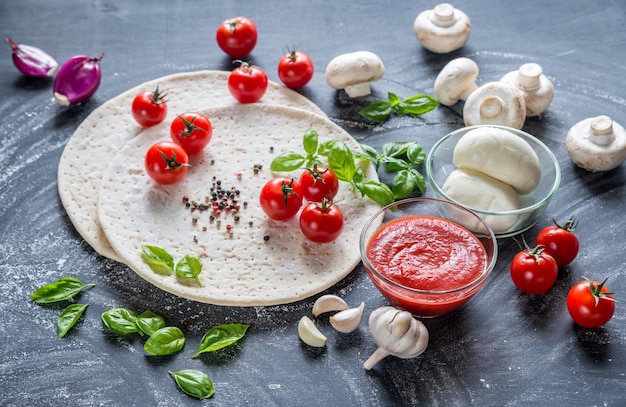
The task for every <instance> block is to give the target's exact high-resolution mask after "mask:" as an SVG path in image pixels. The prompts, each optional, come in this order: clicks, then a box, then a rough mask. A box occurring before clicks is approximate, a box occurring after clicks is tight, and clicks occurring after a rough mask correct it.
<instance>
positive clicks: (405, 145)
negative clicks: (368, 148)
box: [383, 141, 411, 157]
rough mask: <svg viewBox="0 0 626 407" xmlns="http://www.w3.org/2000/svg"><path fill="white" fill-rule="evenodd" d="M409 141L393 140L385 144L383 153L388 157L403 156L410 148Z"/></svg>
mask: <svg viewBox="0 0 626 407" xmlns="http://www.w3.org/2000/svg"><path fill="white" fill-rule="evenodd" d="M409 144H411V143H410V142H408V141H392V142H390V143H385V144H384V145H383V155H384V156H386V157H402V156H403V155H405V154H406V152H407V150H408V149H409Z"/></svg>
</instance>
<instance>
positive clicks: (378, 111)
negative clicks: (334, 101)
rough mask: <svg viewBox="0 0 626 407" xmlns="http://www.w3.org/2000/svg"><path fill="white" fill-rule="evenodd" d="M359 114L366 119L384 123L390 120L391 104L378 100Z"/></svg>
mask: <svg viewBox="0 0 626 407" xmlns="http://www.w3.org/2000/svg"><path fill="white" fill-rule="evenodd" d="M359 114H360V115H361V116H363V117H365V118H366V119H370V120H373V121H375V122H382V121H385V120H387V119H388V118H389V115H390V114H391V104H390V103H389V102H388V101H386V100H377V101H376V102H374V103H372V104H370V105H368V106H366V107H364V108H363V109H361V110H360V111H359Z"/></svg>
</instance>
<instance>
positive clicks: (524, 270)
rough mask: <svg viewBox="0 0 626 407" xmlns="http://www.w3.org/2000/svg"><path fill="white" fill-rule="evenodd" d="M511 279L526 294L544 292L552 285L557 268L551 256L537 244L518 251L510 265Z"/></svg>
mask: <svg viewBox="0 0 626 407" xmlns="http://www.w3.org/2000/svg"><path fill="white" fill-rule="evenodd" d="M510 272H511V279H512V280H513V283H514V284H515V286H516V287H517V288H519V289H520V290H522V291H524V292H525V293H528V294H545V293H547V292H548V291H549V290H550V288H551V287H552V286H553V285H554V282H555V281H556V277H557V275H558V272H559V268H558V266H557V264H556V261H555V260H554V258H553V257H552V256H550V255H549V254H547V253H546V252H545V251H544V247H543V246H541V245H539V246H535V247H534V248H532V249H529V248H527V249H525V250H522V251H520V252H519V253H517V254H516V255H515V257H513V261H512V262H511V266H510Z"/></svg>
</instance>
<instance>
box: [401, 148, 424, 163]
mask: <svg viewBox="0 0 626 407" xmlns="http://www.w3.org/2000/svg"><path fill="white" fill-rule="evenodd" d="M406 155H407V158H408V159H409V161H410V162H411V164H413V165H420V164H421V163H423V162H424V160H425V159H426V152H425V151H424V149H423V148H422V146H421V145H420V144H419V143H411V144H410V145H409V147H408V149H407V151H406Z"/></svg>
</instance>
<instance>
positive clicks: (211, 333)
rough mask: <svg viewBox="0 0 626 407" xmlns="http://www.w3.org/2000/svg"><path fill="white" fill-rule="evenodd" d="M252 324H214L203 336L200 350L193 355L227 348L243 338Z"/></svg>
mask: <svg viewBox="0 0 626 407" xmlns="http://www.w3.org/2000/svg"><path fill="white" fill-rule="evenodd" d="M249 326H250V325H246V324H222V325H217V326H214V327H213V328H211V329H209V330H208V332H207V333H206V334H205V335H204V337H202V340H201V341H200V346H199V347H198V351H197V352H196V353H195V354H194V355H193V356H192V358H195V357H196V356H198V355H200V354H202V353H206V352H213V351H216V350H218V349H222V348H225V347H227V346H229V345H232V344H233V343H235V342H237V341H238V340H239V339H241V338H243V337H244V335H245V334H246V330H247V329H248V327H249Z"/></svg>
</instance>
